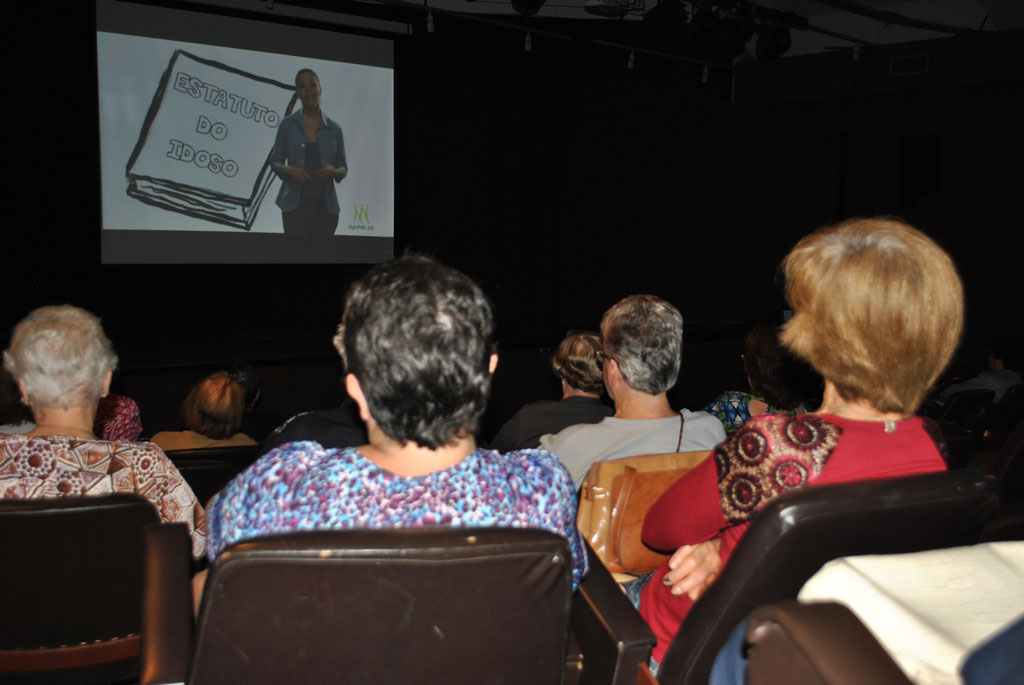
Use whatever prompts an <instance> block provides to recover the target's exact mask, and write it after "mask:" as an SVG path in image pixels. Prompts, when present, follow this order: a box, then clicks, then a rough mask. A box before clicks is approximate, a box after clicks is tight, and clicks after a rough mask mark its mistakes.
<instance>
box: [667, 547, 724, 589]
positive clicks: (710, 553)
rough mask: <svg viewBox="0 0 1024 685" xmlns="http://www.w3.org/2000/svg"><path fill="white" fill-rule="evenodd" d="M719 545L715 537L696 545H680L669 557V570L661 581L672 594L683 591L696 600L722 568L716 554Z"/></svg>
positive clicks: (719, 558) (720, 558)
mask: <svg viewBox="0 0 1024 685" xmlns="http://www.w3.org/2000/svg"><path fill="white" fill-rule="evenodd" d="M721 546H722V541H721V540H719V539H718V538H715V539H713V540H708V541H706V542H702V543H700V544H698V545H685V546H683V547H680V548H679V549H677V550H676V551H675V553H674V554H673V555H672V556H671V557H670V558H669V560H668V567H669V569H671V570H670V571H669V572H668V573H666V574H665V577H664V578H663V579H662V582H663V583H665V585H666V586H668V587H669V591H670V592H671V593H672V594H673V595H682V594H684V593H685V594H686V595H688V596H689V597H690V599H692V600H694V601H696V600H697V598H698V597H700V596H701V594H703V592H704V591H705V590H707V589H708V587H709V586H710V585H711V583H712V582H714V580H715V578H716V577H717V576H718V572H719V571H721V570H722V557H720V556H719V554H718V550H719V549H720V548H721Z"/></svg>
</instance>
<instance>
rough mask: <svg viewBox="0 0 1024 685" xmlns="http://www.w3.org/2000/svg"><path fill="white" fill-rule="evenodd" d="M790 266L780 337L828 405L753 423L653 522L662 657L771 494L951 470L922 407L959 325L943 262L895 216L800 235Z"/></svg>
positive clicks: (685, 483)
mask: <svg viewBox="0 0 1024 685" xmlns="http://www.w3.org/2000/svg"><path fill="white" fill-rule="evenodd" d="M783 268H784V271H785V275H786V297H787V299H788V301H789V304H790V306H791V307H792V309H793V312H794V314H793V317H792V319H790V321H789V322H788V323H787V324H786V325H785V327H784V329H783V332H782V336H781V340H782V343H783V345H785V346H786V347H787V348H789V349H790V350H791V351H792V352H794V353H795V354H797V355H798V356H800V357H802V358H804V359H805V360H807V362H809V363H810V364H811V366H813V367H814V368H815V369H816V370H817V371H818V372H819V373H821V374H822V376H823V377H824V378H825V393H824V400H823V402H822V405H821V407H820V408H819V409H818V410H817V411H816V412H815V413H813V414H802V415H798V416H779V415H764V416H759V417H754V418H752V419H750V420H748V421H747V422H746V423H745V424H744V425H743V427H742V428H741V429H740V430H739V431H737V432H736V433H735V434H734V435H733V436H732V437H731V438H729V439H728V440H726V441H725V442H723V443H722V444H721V445H719V446H718V447H716V448H715V450H714V453H713V458H712V459H707V460H705V461H704V462H703V463H702V464H701V465H699V466H698V467H697V468H695V469H694V470H693V471H691V472H690V473H688V474H687V475H686V476H684V477H683V478H682V479H680V480H679V481H678V482H677V483H676V484H675V485H674V486H673V487H672V488H671V489H669V490H668V492H666V493H665V494H664V495H663V496H662V497H661V499H659V500H658V502H656V503H655V505H654V506H653V507H651V509H650V511H649V512H648V513H647V518H646V520H645V522H644V529H643V539H644V541H645V542H646V543H647V544H649V545H650V546H651V547H653V548H655V549H662V550H672V549H675V550H677V551H676V552H675V554H673V555H672V557H671V558H670V559H669V560H668V561H667V562H665V563H664V564H662V566H661V567H660V568H658V569H657V570H656V571H655V572H654V574H653V576H652V577H651V578H649V581H650V582H646V583H645V584H644V585H643V586H642V587H639V588H632V589H631V590H630V592H631V594H632V596H634V597H639V609H640V612H641V614H642V615H643V616H644V618H645V619H646V620H647V622H648V624H649V625H650V626H651V628H652V630H653V631H654V633H655V635H656V637H657V638H658V644H657V646H656V647H655V649H654V655H653V656H654V659H655V660H656V661H657V662H660V661H661V660H662V658H663V657H664V655H665V651H666V649H667V648H668V645H669V643H670V642H671V641H672V638H673V636H674V635H675V633H676V631H677V630H678V629H679V626H680V625H681V624H682V621H683V619H685V617H686V615H687V613H688V612H689V609H690V607H691V606H692V604H693V600H694V599H696V597H697V596H699V594H700V593H701V592H702V591H703V589H704V588H705V587H707V585H708V584H709V583H710V582H711V581H712V580H713V578H714V575H715V573H717V571H718V570H719V569H720V567H721V564H722V563H725V562H726V561H727V560H728V559H729V556H730V554H731V553H732V551H733V549H735V547H736V544H737V543H738V542H739V539H740V538H741V537H742V535H743V533H744V532H745V531H746V529H747V526H748V525H749V522H750V520H751V519H752V518H753V517H754V515H755V514H756V513H757V512H758V511H760V510H761V509H763V508H764V506H765V505H767V504H768V503H769V502H770V501H771V500H773V499H774V498H775V497H777V496H779V495H780V494H782V493H783V492H786V491H788V490H791V489H793V488H798V487H803V486H805V485H817V484H823V483H837V482H844V481H855V480H864V479H872V478H893V477H898V476H907V475H912V474H918V473H925V472H929V471H939V470H942V469H944V468H945V463H944V461H943V458H942V455H941V454H940V448H939V444H938V433H937V430H935V429H934V428H933V427H930V426H928V425H926V424H925V423H924V422H923V420H922V419H921V418H920V417H917V416H914V412H915V411H916V410H917V408H918V406H919V405H920V403H921V401H922V399H923V398H924V395H925V393H926V392H927V390H928V388H929V387H930V386H931V384H932V383H933V382H934V381H935V379H936V378H937V377H938V376H939V374H940V373H941V372H942V370H943V369H944V368H945V366H946V364H947V363H948V362H949V359H950V357H951V356H952V354H953V350H954V348H955V347H956V345H957V343H958V340H959V337H960V331H961V328H962V326H963V289H962V286H961V284H960V278H959V276H958V275H957V272H956V269H955V267H954V266H953V262H952V260H951V259H950V258H949V255H947V254H946V253H945V252H944V251H943V250H942V248H940V247H939V246H938V245H936V244H935V243H934V242H933V241H932V240H931V239H930V238H928V237H927V236H926V235H924V234H923V233H921V232H920V231H918V230H917V229H915V228H913V227H911V226H909V225H907V224H905V223H903V222H901V221H899V220H896V219H889V218H875V219H850V220H848V221H844V222H842V223H839V224H836V225H834V226H826V227H824V228H821V229H819V230H817V231H815V232H814V233H812V234H810V235H808V236H806V237H804V238H803V239H802V240H800V241H799V242H798V243H797V245H796V247H794V248H793V250H792V251H791V252H790V253H789V255H788V256H787V257H786V259H785V260H784V262H783ZM637 582H640V581H637Z"/></svg>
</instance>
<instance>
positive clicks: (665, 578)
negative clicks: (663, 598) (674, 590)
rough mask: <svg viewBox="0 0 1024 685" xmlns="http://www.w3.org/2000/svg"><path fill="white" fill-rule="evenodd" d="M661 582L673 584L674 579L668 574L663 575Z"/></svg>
mask: <svg viewBox="0 0 1024 685" xmlns="http://www.w3.org/2000/svg"><path fill="white" fill-rule="evenodd" d="M661 582H662V583H664V584H665V585H672V581H671V580H670V579H669V577H668V576H662V577H661Z"/></svg>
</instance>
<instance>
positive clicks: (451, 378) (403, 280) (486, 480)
mask: <svg viewBox="0 0 1024 685" xmlns="http://www.w3.org/2000/svg"><path fill="white" fill-rule="evenodd" d="M334 344H335V347H336V348H337V349H338V351H339V352H340V353H341V356H342V359H343V361H344V362H345V367H346V371H347V375H346V376H345V386H346V388H347V390H348V394H349V396H351V397H352V399H353V400H355V402H356V404H357V405H358V407H359V414H360V416H361V417H362V419H363V420H364V421H365V422H366V426H367V432H368V434H369V444H366V445H362V446H360V447H348V448H335V449H331V448H326V447H324V446H323V445H321V444H320V443H317V442H314V441H312V440H307V441H300V442H290V443H286V444H284V445H282V446H280V447H278V448H277V449H274V450H271V451H270V452H268V453H267V454H265V455H263V456H262V457H260V458H259V459H258V460H257V461H256V462H255V463H254V464H253V465H252V466H250V467H249V468H248V469H246V470H245V471H244V472H242V473H241V474H240V475H239V476H238V477H237V478H235V479H234V480H233V481H232V482H231V483H230V484H229V485H228V486H227V487H226V488H224V490H222V491H221V492H220V494H218V495H217V496H216V497H215V498H214V499H213V501H212V503H211V504H210V545H209V556H210V559H211V560H212V559H213V558H214V557H216V556H217V555H218V554H219V553H220V552H221V551H222V550H223V549H224V548H225V547H227V546H228V545H230V544H232V543H234V542H237V541H240V540H245V539H247V538H252V537H259V536H262V535H273V534H277V533H286V532H290V531H300V530H322V529H340V528H406V527H421V526H434V525H442V526H467V527H472V526H498V527H504V526H507V527H515V528H540V529H544V530H548V531H551V532H554V533H557V534H559V535H561V536H562V537H564V538H566V539H567V540H568V542H569V546H570V548H571V549H572V554H573V562H574V563H573V579H574V586H575V583H578V582H579V580H580V578H581V577H582V576H583V574H584V572H585V571H586V568H587V560H586V559H587V558H586V554H585V552H584V548H583V544H582V540H581V538H580V535H579V532H578V531H577V530H576V497H575V492H574V490H575V488H573V484H572V480H571V479H570V478H569V474H568V472H566V470H565V468H564V467H563V466H562V464H561V463H560V462H559V461H558V459H557V458H556V457H555V456H554V455H552V454H549V453H547V452H542V451H540V450H522V451H513V452H509V453H508V454H501V453H499V452H496V451H491V450H485V449H478V448H477V446H476V442H475V440H474V437H473V436H474V434H475V433H476V430H477V428H478V426H479V423H480V417H481V416H482V415H483V412H484V409H485V408H486V406H487V398H488V395H489V393H490V386H491V374H492V373H493V372H494V369H495V367H496V366H497V363H498V356H497V354H495V352H494V315H493V313H492V311H491V305H490V303H489V302H488V300H487V298H486V297H485V296H484V294H483V292H482V291H481V290H480V288H479V287H478V286H477V285H476V284H475V283H474V282H473V281H472V280H470V279H469V278H468V277H466V276H465V275H464V274H461V273H459V272H458V271H455V270H454V269H449V268H448V267H445V266H443V265H441V264H439V263H438V262H436V261H434V260H432V259H428V258H426V257H404V258H402V259H398V260H395V261H393V262H390V263H387V264H382V265H380V266H377V267H375V268H373V269H371V270H370V271H369V272H368V273H367V274H366V275H365V276H363V277H362V278H360V279H359V280H358V281H357V282H356V283H355V284H354V285H353V286H352V288H351V289H350V290H349V292H348V295H347V297H346V299H345V313H344V314H343V316H342V320H341V325H340V326H339V327H338V334H337V335H336V336H335V338H334Z"/></svg>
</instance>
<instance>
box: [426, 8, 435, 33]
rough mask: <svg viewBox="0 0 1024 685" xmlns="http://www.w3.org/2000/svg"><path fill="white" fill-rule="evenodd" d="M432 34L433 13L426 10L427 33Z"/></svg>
mask: <svg viewBox="0 0 1024 685" xmlns="http://www.w3.org/2000/svg"><path fill="white" fill-rule="evenodd" d="M433 32H434V13H433V12H432V11H430V10H427V33H433Z"/></svg>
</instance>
